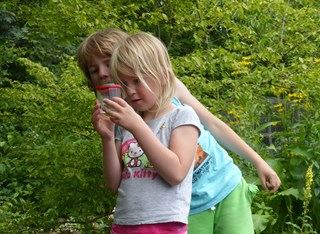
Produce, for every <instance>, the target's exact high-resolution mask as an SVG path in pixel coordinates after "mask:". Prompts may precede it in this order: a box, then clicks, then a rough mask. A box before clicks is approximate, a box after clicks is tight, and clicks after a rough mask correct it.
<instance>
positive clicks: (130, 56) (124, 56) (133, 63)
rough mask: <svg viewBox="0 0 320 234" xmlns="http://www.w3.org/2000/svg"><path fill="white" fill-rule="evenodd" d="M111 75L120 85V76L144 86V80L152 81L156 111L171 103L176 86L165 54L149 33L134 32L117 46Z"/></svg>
mask: <svg viewBox="0 0 320 234" xmlns="http://www.w3.org/2000/svg"><path fill="white" fill-rule="evenodd" d="M110 74H111V77H112V79H113V80H114V81H115V82H117V83H122V82H121V79H120V77H121V76H122V75H126V76H134V77H137V78H138V79H140V81H141V82H142V83H143V84H144V85H146V86H147V84H146V82H145V79H153V80H154V81H155V83H156V84H157V86H158V89H159V91H160V97H159V98H158V99H157V103H156V105H157V108H156V111H157V112H158V111H161V110H162V109H163V108H164V107H166V106H167V105H168V104H169V103H171V102H172V98H173V96H174V94H175V87H176V86H175V84H176V83H175V75H174V72H173V69H172V64H171V61H170V58H169V54H168V51H167V49H166V47H165V46H164V44H163V43H162V42H161V41H160V40H159V39H158V38H156V37H154V36H152V35H150V34H148V33H144V32H140V33H136V34H134V35H132V36H129V37H127V38H126V39H124V40H122V41H121V42H120V43H118V45H117V46H116V48H115V49H114V51H113V54H112V57H111V61H110ZM122 85H124V84H122ZM147 88H149V87H148V86H147ZM149 89H150V88H149ZM151 91H152V90H151Z"/></svg>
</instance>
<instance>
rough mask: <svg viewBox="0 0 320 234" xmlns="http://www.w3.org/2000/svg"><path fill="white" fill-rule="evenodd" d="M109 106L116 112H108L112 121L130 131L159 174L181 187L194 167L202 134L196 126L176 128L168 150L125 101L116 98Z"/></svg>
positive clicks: (108, 102)
mask: <svg viewBox="0 0 320 234" xmlns="http://www.w3.org/2000/svg"><path fill="white" fill-rule="evenodd" d="M112 100H113V101H109V100H108V101H107V102H106V103H107V104H108V105H110V106H111V107H112V109H113V110H107V113H108V114H110V116H112V117H111V120H112V121H114V122H115V123H116V124H118V125H120V126H122V127H123V128H125V129H127V130H128V131H130V132H131V133H132V134H133V135H134V137H135V139H136V140H137V142H138V143H139V146H140V147H141V148H142V150H143V151H144V153H145V154H146V155H147V157H148V159H149V161H150V163H152V164H153V166H154V168H155V169H156V170H157V172H158V174H159V175H160V176H161V177H162V178H163V179H164V180H165V181H167V183H168V184H170V185H172V186H173V185H177V184H179V183H180V182H181V181H182V180H183V179H184V178H185V176H186V175H187V173H188V171H189V169H190V167H191V166H192V163H193V160H194V155H195V153H196V147H197V141H198V137H199V130H198V129H197V128H196V127H195V126H192V125H182V126H180V127H177V128H175V129H174V130H173V131H172V133H171V137H170V142H169V147H168V148H167V147H166V146H164V145H163V144H162V143H161V142H160V141H159V139H158V138H157V137H156V136H155V135H154V133H153V132H152V130H151V129H150V128H149V126H148V125H147V124H146V123H145V122H144V120H143V119H142V118H141V116H140V115H138V114H137V113H136V112H135V111H134V110H133V109H132V107H131V106H129V105H128V104H127V103H126V102H125V101H124V100H123V99H120V98H113V99H112Z"/></svg>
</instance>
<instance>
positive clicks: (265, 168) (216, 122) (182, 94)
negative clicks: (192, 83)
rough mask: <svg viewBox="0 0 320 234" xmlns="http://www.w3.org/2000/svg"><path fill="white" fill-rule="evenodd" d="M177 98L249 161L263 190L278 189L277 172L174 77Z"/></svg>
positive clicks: (235, 151) (214, 134)
mask: <svg viewBox="0 0 320 234" xmlns="http://www.w3.org/2000/svg"><path fill="white" fill-rule="evenodd" d="M176 84H177V89H176V96H177V98H178V99H179V100H180V101H181V102H183V103H185V104H187V105H189V106H191V107H192V108H193V109H194V110H195V111H196V113H197V114H198V116H199V118H200V121H201V123H202V124H203V125H204V126H205V128H206V129H208V130H209V131H210V133H211V134H212V135H213V136H214V138H215V139H216V140H217V141H218V142H219V143H220V144H221V145H223V146H224V147H226V148H227V149H228V150H231V151H232V152H234V153H236V154H238V155H240V156H242V157H243V158H245V159H247V160H248V161H250V162H251V163H252V164H253V165H254V166H255V168H256V169H257V171H258V174H259V177H260V180H261V183H262V186H263V188H264V189H265V190H269V191H270V192H275V191H277V190H278V188H279V186H280V184H281V181H280V179H279V177H278V175H277V173H276V172H275V171H274V170H273V169H272V168H271V167H270V166H269V165H268V164H267V163H266V162H265V161H264V160H263V159H262V158H261V157H260V155H259V154H258V153H256V152H255V151H254V150H253V149H252V148H251V147H250V146H249V145H248V144H246V143H245V142H244V141H243V140H242V139H241V138H240V137H239V136H238V135H237V134H236V133H235V132H234V131H233V130H232V129H231V128H230V127H229V126H228V125H227V124H225V123H224V122H223V121H222V120H220V119H218V118H217V117H216V116H214V115H213V114H212V113H211V112H209V111H208V110H207V109H206V108H205V107H204V106H203V105H202V104H201V103H200V102H199V101H198V100H197V99H196V98H195V97H194V96H193V95H192V94H191V93H190V92H189V90H188V89H187V88H186V87H185V85H184V84H183V83H182V82H181V81H180V80H178V79H176Z"/></svg>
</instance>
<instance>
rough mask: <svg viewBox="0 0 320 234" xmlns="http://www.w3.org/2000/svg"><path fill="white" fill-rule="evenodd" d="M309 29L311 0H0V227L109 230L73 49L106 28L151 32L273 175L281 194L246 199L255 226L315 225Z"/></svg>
mask: <svg viewBox="0 0 320 234" xmlns="http://www.w3.org/2000/svg"><path fill="white" fill-rule="evenodd" d="M319 25H320V1H318V0H288V1H284V0H228V1H226V0H211V1H210V0H193V1H191V0H175V1H170V0H162V1H157V0H109V1H100V0H90V1H85V0H30V1H23V0H10V1H1V2H0V31H1V35H0V42H1V43H0V51H1V54H0V92H1V96H0V110H1V112H0V186H1V189H0V232H1V233H69V232H71V230H73V231H76V232H78V233H103V232H105V233H107V230H108V228H109V223H110V214H112V210H113V205H114V195H112V194H110V193H109V192H108V191H107V190H106V189H105V188H104V187H103V179H102V166H101V162H102V160H101V145H100V141H99V137H98V136H97V134H96V133H95V132H94V130H93V128H92V126H91V122H90V113H91V109H92V106H93V102H94V96H93V94H92V93H90V92H89V90H88V89H87V87H86V83H85V79H84V77H83V75H82V74H81V72H80V71H79V69H78V67H77V65H76V60H75V54H76V50H77V47H78V45H79V44H80V42H81V41H82V40H83V39H84V37H85V36H87V35H89V34H90V33H92V32H94V31H96V30H99V29H103V28H109V27H116V28H120V29H122V30H125V31H128V32H133V31H136V30H142V31H148V32H151V33H153V34H154V35H156V36H157V37H159V38H160V39H161V40H162V41H163V42H164V43H165V44H166V45H167V47H168V49H169V52H170V55H171V57H172V60H173V63H174V67H175V71H176V74H177V76H178V77H179V78H181V80H182V81H183V82H184V83H185V84H186V85H187V87H189V89H190V90H191V92H192V93H193V94H194V95H195V96H196V97H197V98H198V99H199V100H201V102H202V103H203V104H204V105H206V106H207V108H208V109H209V110H210V111H211V112H212V113H214V114H215V115H216V116H218V117H220V118H221V119H223V120H224V121H225V122H227V123H228V124H229V125H230V126H231V127H232V128H233V129H234V130H235V131H236V132H237V133H238V134H239V135H240V136H242V137H243V139H244V140H245V141H246V142H248V143H249V144H250V145H251V146H252V147H253V148H254V149H255V150H256V151H258V152H259V153H260V154H261V156H262V157H263V158H264V159H265V160H267V161H268V163H269V164H270V165H271V166H272V167H273V168H274V169H275V170H276V171H277V172H278V174H279V175H280V177H281V180H282V186H281V188H280V190H279V191H278V192H277V193H276V194H274V195H268V194H267V193H265V192H263V191H261V192H259V193H258V195H257V196H256V198H255V200H254V201H253V206H252V207H253V213H254V224H255V229H256V233H318V231H319V230H320V212H319V210H320V202H319V201H320V176H319V171H320V170H319V169H320V168H319V159H318V158H319V155H320V144H319V139H320V117H319V115H320V100H319V98H320V97H319V93H320V86H319V84H320V78H319V71H320V49H319V48H320V34H319V32H320V26H319ZM231 155H232V156H234V155H233V154H232V153H231ZM234 158H235V162H236V163H237V164H238V165H239V167H240V168H241V169H242V171H243V173H244V176H245V178H246V179H247V180H248V181H249V182H251V183H256V184H258V185H259V186H260V182H259V179H258V177H257V174H256V171H255V170H254V168H252V166H250V165H248V164H247V163H246V162H244V160H240V159H239V158H238V157H234ZM260 188H261V187H260Z"/></svg>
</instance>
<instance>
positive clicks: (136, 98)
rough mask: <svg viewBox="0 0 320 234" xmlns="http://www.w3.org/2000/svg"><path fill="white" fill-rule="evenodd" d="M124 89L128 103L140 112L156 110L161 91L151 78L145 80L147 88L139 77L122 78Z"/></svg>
mask: <svg viewBox="0 0 320 234" xmlns="http://www.w3.org/2000/svg"><path fill="white" fill-rule="evenodd" d="M120 78H121V81H122V82H123V88H124V90H125V93H126V101H127V102H128V103H129V104H130V105H131V106H132V108H133V109H135V110H136V111H138V112H148V111H151V110H155V108H156V106H155V104H156V101H157V98H158V97H159V90H158V87H157V85H156V83H155V82H154V81H153V80H152V79H151V78H148V77H147V78H145V82H146V84H147V85H148V87H149V88H150V89H149V88H148V87H146V86H145V85H144V84H143V83H142V82H141V81H140V79H139V78H138V77H135V76H121V77H120Z"/></svg>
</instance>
